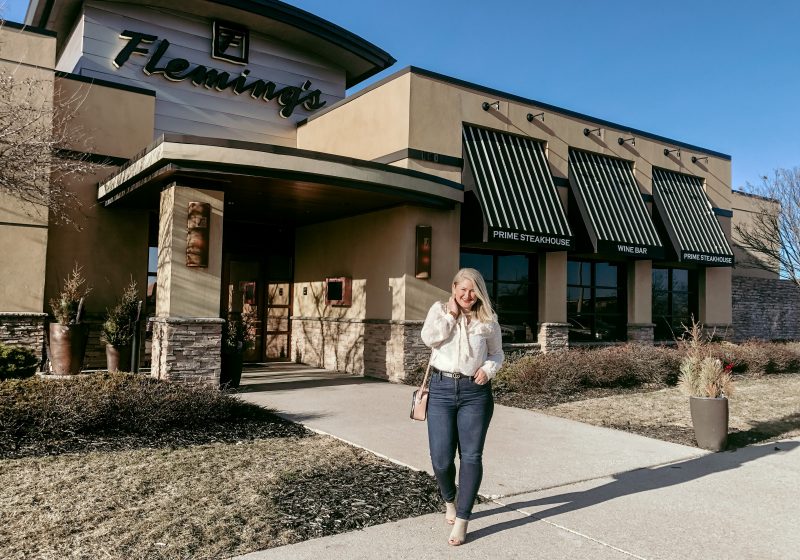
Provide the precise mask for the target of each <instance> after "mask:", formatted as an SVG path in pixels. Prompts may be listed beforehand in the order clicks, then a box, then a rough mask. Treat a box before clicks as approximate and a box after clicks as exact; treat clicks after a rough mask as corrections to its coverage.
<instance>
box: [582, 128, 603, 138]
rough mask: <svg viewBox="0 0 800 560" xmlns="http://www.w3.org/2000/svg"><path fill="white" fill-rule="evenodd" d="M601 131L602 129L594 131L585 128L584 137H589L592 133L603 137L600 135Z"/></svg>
mask: <svg viewBox="0 0 800 560" xmlns="http://www.w3.org/2000/svg"><path fill="white" fill-rule="evenodd" d="M600 130H601V129H600V127H598V128H592V129H588V128H584V129H583V135H584V136H589V135H590V134H591V133H592V132H596V133H597V135H598V136H602V134H601V133H600Z"/></svg>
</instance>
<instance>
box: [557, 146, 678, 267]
mask: <svg viewBox="0 0 800 560" xmlns="http://www.w3.org/2000/svg"><path fill="white" fill-rule="evenodd" d="M569 170H570V178H571V182H570V184H571V186H572V188H573V192H574V193H575V198H576V200H577V202H578V203H579V205H581V210H582V211H583V213H584V214H585V216H586V218H587V220H588V222H589V223H588V224H587V226H588V227H589V228H590V230H591V233H592V234H593V240H595V241H596V242H597V243H600V242H602V243H605V244H606V246H607V247H609V246H611V247H612V250H614V249H613V244H614V243H620V244H630V245H636V246H641V247H646V248H650V249H652V251H649V250H648V251H646V252H638V251H637V252H636V255H638V256H642V257H645V256H649V257H653V256H656V257H657V256H660V253H661V252H663V245H662V243H661V240H660V239H659V237H658V233H657V232H656V228H655V224H654V223H653V221H652V219H651V218H650V214H649V213H648V211H647V206H646V205H645V203H644V201H643V200H642V195H641V192H640V191H639V187H638V185H637V184H636V179H635V178H634V177H633V170H632V168H631V166H630V164H629V163H628V162H626V161H624V160H621V159H616V158H610V157H606V156H603V155H600V154H594V153H591V152H584V151H580V150H570V151H569ZM608 244H612V245H608ZM595 249H598V247H597V246H596V247H595ZM620 251H621V252H623V253H626V254H630V251H629V250H628V249H626V248H620Z"/></svg>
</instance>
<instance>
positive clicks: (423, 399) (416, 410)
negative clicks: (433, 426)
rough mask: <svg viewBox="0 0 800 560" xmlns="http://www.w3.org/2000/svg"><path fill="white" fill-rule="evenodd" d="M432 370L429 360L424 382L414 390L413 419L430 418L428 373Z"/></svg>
mask: <svg viewBox="0 0 800 560" xmlns="http://www.w3.org/2000/svg"><path fill="white" fill-rule="evenodd" d="M430 372H431V362H430V360H428V368H427V369H426V370H425V377H423V378H422V383H421V384H420V386H419V389H417V390H416V391H414V394H413V395H411V414H410V416H411V419H412V420H419V421H420V422H424V421H425V420H427V419H428V387H427V386H426V385H427V383H428V374H429V373H430Z"/></svg>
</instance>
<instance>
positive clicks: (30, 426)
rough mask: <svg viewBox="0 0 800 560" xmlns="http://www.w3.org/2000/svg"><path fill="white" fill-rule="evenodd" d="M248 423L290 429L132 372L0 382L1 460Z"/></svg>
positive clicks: (205, 392) (219, 396)
mask: <svg viewBox="0 0 800 560" xmlns="http://www.w3.org/2000/svg"><path fill="white" fill-rule="evenodd" d="M248 422H250V423H253V422H260V423H267V424H281V423H283V424H287V425H288V424H289V423H287V422H284V421H283V420H280V419H279V418H277V417H275V416H274V415H272V414H270V413H269V412H268V411H266V410H264V409H262V408H260V407H258V406H255V405H251V404H248V403H245V402H242V401H240V400H239V399H237V398H235V397H233V396H231V395H226V394H224V393H222V392H220V391H219V389H217V388H215V387H211V386H208V385H205V384H202V385H201V384H179V383H168V382H164V381H158V380H156V379H152V378H149V377H144V376H140V375H133V374H124V373H114V374H110V373H106V374H97V375H92V376H87V377H80V378H76V379H65V380H43V379H26V380H22V381H7V382H5V383H2V384H0V455H4V454H6V455H7V454H9V453H15V452H17V451H18V450H19V449H20V446H22V445H34V446H35V445H39V444H41V445H44V446H45V447H48V446H55V447H56V448H62V447H63V445H61V442H65V441H67V442H69V441H74V440H80V441H83V440H90V441H91V440H95V439H97V438H101V439H102V438H114V437H119V436H136V437H139V438H144V439H145V440H147V439H148V438H149V439H150V440H154V441H155V440H158V439H159V438H161V437H162V436H163V435H164V434H169V433H172V432H175V431H180V432H184V433H186V432H193V431H194V432H202V431H207V430H210V429H212V428H214V427H216V428H219V429H218V430H217V431H216V432H215V435H214V437H215V438H219V437H220V435H222V436H224V434H226V433H234V432H235V428H236V425H237V424H240V425H241V424H244V423H248ZM290 426H294V425H293V424H291V425H290ZM284 431H285V430H284ZM288 431H289V432H291V431H292V430H288ZM294 431H298V430H294ZM302 431H303V429H302V428H299V432H302ZM299 432H298V434H299ZM37 442H38V443H37ZM67 447H69V446H67Z"/></svg>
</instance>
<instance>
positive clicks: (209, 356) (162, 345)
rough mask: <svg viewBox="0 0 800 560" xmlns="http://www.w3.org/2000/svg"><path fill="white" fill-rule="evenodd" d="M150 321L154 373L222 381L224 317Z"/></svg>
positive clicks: (172, 377) (160, 376)
mask: <svg viewBox="0 0 800 560" xmlns="http://www.w3.org/2000/svg"><path fill="white" fill-rule="evenodd" d="M150 321H151V322H152V330H153V345H152V360H153V361H152V370H151V373H150V375H151V376H152V377H155V378H157V379H165V380H168V381H202V382H206V383H210V384H219V377H220V373H221V367H222V364H221V352H222V325H223V323H224V320H223V319H217V318H186V319H184V318H177V317H153V318H152V319H150Z"/></svg>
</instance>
